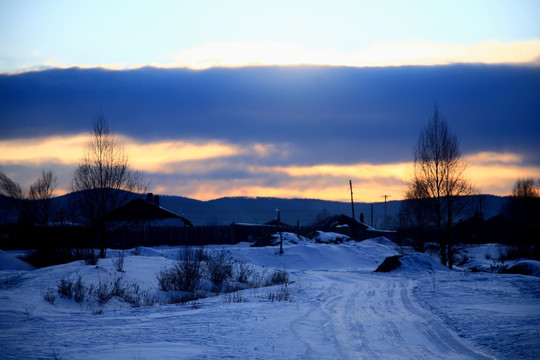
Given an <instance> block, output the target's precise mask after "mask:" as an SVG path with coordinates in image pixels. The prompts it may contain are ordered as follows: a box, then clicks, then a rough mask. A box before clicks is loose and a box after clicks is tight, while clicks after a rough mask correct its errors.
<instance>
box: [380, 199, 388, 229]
mask: <svg viewBox="0 0 540 360" xmlns="http://www.w3.org/2000/svg"><path fill="white" fill-rule="evenodd" d="M381 197H383V198H384V230H388V228H387V227H386V198H389V197H390V195H386V194H385V195H381Z"/></svg>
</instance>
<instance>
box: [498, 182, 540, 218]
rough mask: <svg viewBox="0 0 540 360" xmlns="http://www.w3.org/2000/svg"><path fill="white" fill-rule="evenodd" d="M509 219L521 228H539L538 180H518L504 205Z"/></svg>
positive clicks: (539, 192) (539, 189)
mask: <svg viewBox="0 0 540 360" xmlns="http://www.w3.org/2000/svg"><path fill="white" fill-rule="evenodd" d="M506 212H507V214H508V216H509V218H510V219H511V220H512V221H513V222H514V223H515V224H516V225H518V226H519V227H521V228H532V227H535V226H540V180H539V182H538V183H536V182H535V181H534V179H533V178H523V179H518V180H517V181H516V183H515V184H514V188H513V189H512V196H511V197H510V198H509V199H508V201H507V203H506Z"/></svg>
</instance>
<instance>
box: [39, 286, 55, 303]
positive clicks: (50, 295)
mask: <svg viewBox="0 0 540 360" xmlns="http://www.w3.org/2000/svg"><path fill="white" fill-rule="evenodd" d="M41 296H42V297H43V300H45V301H46V302H48V303H49V304H51V305H54V302H55V301H56V295H55V294H54V291H52V290H47V291H46V292H44V293H42V294H41Z"/></svg>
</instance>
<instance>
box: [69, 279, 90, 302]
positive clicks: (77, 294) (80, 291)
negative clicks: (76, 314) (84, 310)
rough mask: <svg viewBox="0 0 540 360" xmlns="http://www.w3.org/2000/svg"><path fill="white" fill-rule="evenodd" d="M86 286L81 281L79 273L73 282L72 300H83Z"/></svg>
mask: <svg viewBox="0 0 540 360" xmlns="http://www.w3.org/2000/svg"><path fill="white" fill-rule="evenodd" d="M86 291H87V289H86V286H85V285H84V284H83V282H82V278H81V275H79V276H78V278H77V281H76V282H75V283H73V286H72V292H73V300H75V301H76V302H78V303H81V302H83V300H84V297H85V295H86Z"/></svg>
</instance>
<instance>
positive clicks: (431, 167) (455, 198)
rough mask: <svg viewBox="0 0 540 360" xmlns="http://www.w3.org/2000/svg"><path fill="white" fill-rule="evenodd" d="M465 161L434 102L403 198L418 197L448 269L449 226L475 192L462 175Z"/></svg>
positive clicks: (421, 136) (450, 253)
mask: <svg viewBox="0 0 540 360" xmlns="http://www.w3.org/2000/svg"><path fill="white" fill-rule="evenodd" d="M465 169H466V163H465V161H464V160H463V157H462V153H461V151H460V149H459V142H458V139H457V137H456V136H455V135H454V134H453V133H451V132H450V130H449V129H448V123H447V122H446V120H444V119H443V118H442V116H441V115H440V113H439V106H438V105H437V104H435V107H434V109H433V115H432V116H431V117H430V118H429V121H428V123H427V124H426V125H425V127H424V128H423V129H422V130H421V132H420V137H419V139H418V143H417V144H416V147H415V148H414V177H413V179H412V180H411V181H410V182H409V189H408V191H407V194H406V197H407V198H408V199H410V200H414V199H416V200H422V201H421V202H420V203H421V204H422V206H425V208H426V209H427V211H426V212H423V213H424V214H426V215H427V216H429V217H430V218H429V222H430V223H431V224H432V225H433V226H434V227H435V229H436V234H437V241H438V243H439V244H440V248H441V262H442V263H443V264H444V265H447V266H448V267H450V268H452V265H453V263H452V255H453V246H452V245H453V241H452V239H451V237H450V229H451V227H452V224H453V222H454V220H455V219H456V217H457V216H458V215H459V214H461V213H462V211H463V210H464V207H465V203H466V202H465V201H464V197H465V196H468V195H474V194H475V193H476V192H475V190H474V188H473V187H472V186H471V184H470V183H469V182H468V181H467V180H466V179H465V178H464V175H463V173H464V171H465Z"/></svg>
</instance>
